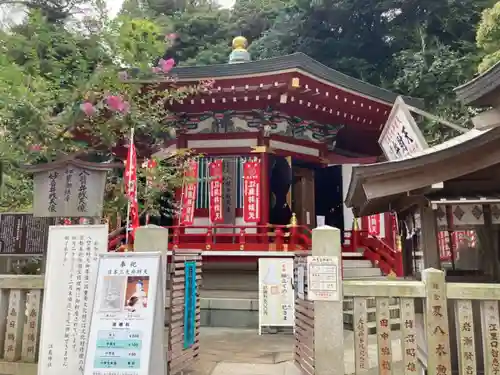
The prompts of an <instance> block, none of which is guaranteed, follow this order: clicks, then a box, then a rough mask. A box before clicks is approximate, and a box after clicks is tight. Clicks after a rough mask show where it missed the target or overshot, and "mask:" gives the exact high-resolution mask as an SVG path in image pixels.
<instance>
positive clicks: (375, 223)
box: [368, 214, 380, 237]
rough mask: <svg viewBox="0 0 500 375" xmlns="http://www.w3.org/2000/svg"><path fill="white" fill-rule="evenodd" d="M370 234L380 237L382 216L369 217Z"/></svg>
mask: <svg viewBox="0 0 500 375" xmlns="http://www.w3.org/2000/svg"><path fill="white" fill-rule="evenodd" d="M368 233H369V234H371V235H372V236H377V237H379V236H380V215H379V214H375V215H370V216H368Z"/></svg>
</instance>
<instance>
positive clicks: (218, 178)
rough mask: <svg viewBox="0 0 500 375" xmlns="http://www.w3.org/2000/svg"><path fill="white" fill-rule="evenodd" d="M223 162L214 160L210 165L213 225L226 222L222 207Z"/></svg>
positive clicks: (211, 218)
mask: <svg viewBox="0 0 500 375" xmlns="http://www.w3.org/2000/svg"><path fill="white" fill-rule="evenodd" d="M222 163H223V161H222V160H214V161H213V162H211V163H209V164H208V172H209V173H210V206H209V208H210V221H211V222H212V224H218V223H223V222H224V216H223V211H224V210H223V207H222V183H223V176H222V175H223V173H222Z"/></svg>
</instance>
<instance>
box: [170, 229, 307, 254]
mask: <svg viewBox="0 0 500 375" xmlns="http://www.w3.org/2000/svg"><path fill="white" fill-rule="evenodd" d="M167 228H168V229H169V238H170V241H169V242H170V244H171V248H172V250H175V249H193V248H195V249H200V250H204V251H210V250H220V251H224V250H227V251H230V250H232V251H234V250H240V251H296V250H307V249H310V247H311V230H310V229H309V228H308V227H306V226H301V225H297V226H291V225H255V226H248V225H217V226H210V225H193V226H189V227H182V226H173V227H167Z"/></svg>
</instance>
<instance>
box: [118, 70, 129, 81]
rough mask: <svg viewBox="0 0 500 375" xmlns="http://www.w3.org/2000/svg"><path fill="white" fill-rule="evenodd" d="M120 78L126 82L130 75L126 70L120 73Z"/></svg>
mask: <svg viewBox="0 0 500 375" xmlns="http://www.w3.org/2000/svg"><path fill="white" fill-rule="evenodd" d="M118 78H119V79H121V80H122V81H125V80H126V79H128V73H127V72H126V71H125V70H124V71H121V72H120V73H118Z"/></svg>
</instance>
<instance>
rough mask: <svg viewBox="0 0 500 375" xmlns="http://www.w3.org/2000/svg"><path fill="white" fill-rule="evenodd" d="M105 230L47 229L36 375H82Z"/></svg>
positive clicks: (96, 227) (86, 227) (105, 245)
mask: <svg viewBox="0 0 500 375" xmlns="http://www.w3.org/2000/svg"><path fill="white" fill-rule="evenodd" d="M107 248H108V226H107V225H67V226H51V227H50V228H49V238H48V247H47V249H48V251H47V267H46V272H45V289H44V298H43V312H42V326H41V334H40V337H41V338H40V352H39V361H38V375H60V374H68V375H77V374H83V369H84V359H85V349H86V347H87V337H88V332H89V325H90V315H91V313H92V307H93V304H94V289H95V281H96V277H97V264H98V260H99V255H100V254H103V253H106V251H107Z"/></svg>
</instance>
